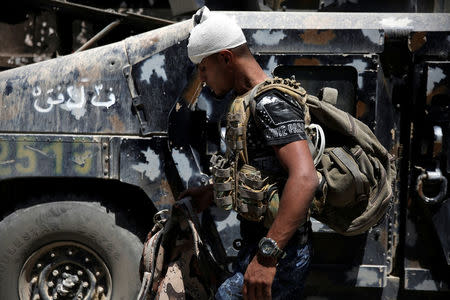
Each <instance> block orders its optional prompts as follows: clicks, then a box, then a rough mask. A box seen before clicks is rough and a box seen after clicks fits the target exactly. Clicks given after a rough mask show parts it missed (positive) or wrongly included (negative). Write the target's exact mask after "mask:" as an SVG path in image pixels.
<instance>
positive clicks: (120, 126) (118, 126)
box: [108, 114, 125, 132]
mask: <svg viewBox="0 0 450 300" xmlns="http://www.w3.org/2000/svg"><path fill="white" fill-rule="evenodd" d="M108 120H109V123H111V129H112V130H113V131H115V132H123V131H125V124H124V123H123V122H122V120H121V119H120V117H119V116H118V115H116V114H114V115H110V116H109V117H108Z"/></svg>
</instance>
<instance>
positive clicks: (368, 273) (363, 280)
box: [357, 267, 382, 286]
mask: <svg viewBox="0 0 450 300" xmlns="http://www.w3.org/2000/svg"><path fill="white" fill-rule="evenodd" d="M380 281H381V278H380V276H379V272H377V271H376V270H375V269H372V268H367V267H360V268H359V270H358V275H357V285H358V286H382V282H380Z"/></svg>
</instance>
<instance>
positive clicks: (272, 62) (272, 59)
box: [264, 55, 278, 77]
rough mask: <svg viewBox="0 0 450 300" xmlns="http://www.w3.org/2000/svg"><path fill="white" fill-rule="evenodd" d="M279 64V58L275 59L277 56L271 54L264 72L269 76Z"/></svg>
mask: <svg viewBox="0 0 450 300" xmlns="http://www.w3.org/2000/svg"><path fill="white" fill-rule="evenodd" d="M277 66H278V63H277V60H276V59H275V56H273V55H272V56H271V57H270V59H269V61H268V62H267V65H266V68H265V69H264V72H265V73H266V74H267V76H270V77H271V76H272V72H273V70H275V68H276V67H277Z"/></svg>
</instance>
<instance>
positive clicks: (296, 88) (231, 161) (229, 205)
mask: <svg viewBox="0 0 450 300" xmlns="http://www.w3.org/2000/svg"><path fill="white" fill-rule="evenodd" d="M286 82H287V81H286ZM265 83H266V82H263V83H262V84H260V85H257V86H256V87H255V88H253V89H252V90H250V91H249V92H247V93H246V94H244V95H242V96H238V97H236V98H235V99H234V101H233V102H232V103H231V105H230V108H229V110H228V114H227V127H226V134H225V141H226V145H227V151H226V153H225V157H223V156H220V155H214V156H213V157H212V158H211V173H212V175H213V183H214V199H215V202H216V205H217V206H218V207H222V208H223V209H225V210H230V209H234V210H236V212H237V213H238V214H239V215H240V216H242V217H243V218H245V219H247V220H250V221H256V222H259V221H262V220H264V225H265V226H266V227H270V226H271V224H272V222H273V220H274V219H275V217H276V214H277V212H278V206H279V193H278V188H277V185H276V183H277V180H276V178H275V177H274V176H272V174H266V173H264V172H261V171H260V170H258V169H257V168H256V167H254V166H251V165H250V164H249V159H248V153H247V124H248V120H249V118H250V114H254V110H255V101H254V99H255V97H258V96H259V95H260V94H261V93H263V92H265V91H266V90H268V89H272V88H278V89H280V90H282V91H283V92H286V93H289V94H291V95H293V96H294V97H299V96H300V95H302V96H301V97H303V98H301V99H302V101H303V103H304V101H305V99H306V98H305V96H306V92H305V90H304V89H303V88H302V87H300V84H298V83H297V82H295V81H292V82H291V81H289V83H290V85H286V84H283V81H282V80H280V79H275V81H274V82H272V83H273V85H272V86H270V87H268V86H267V85H265ZM267 87H268V88H267Z"/></svg>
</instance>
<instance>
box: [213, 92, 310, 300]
mask: <svg viewBox="0 0 450 300" xmlns="http://www.w3.org/2000/svg"><path fill="white" fill-rule="evenodd" d="M255 100H256V107H255V114H254V116H253V115H252V116H251V117H250V119H249V122H248V126H247V149H248V156H249V164H250V165H252V166H254V167H256V168H258V169H259V170H261V171H262V172H267V173H270V174H271V176H275V177H276V178H278V181H277V185H278V190H279V191H282V190H283V187H284V184H285V181H286V179H287V174H286V172H285V170H284V169H283V168H282V167H281V165H280V163H279V161H278V159H277V158H276V157H275V153H274V151H273V148H272V146H274V145H283V144H288V143H291V142H294V141H298V140H305V139H306V133H305V129H304V128H305V124H304V113H303V109H302V108H301V107H300V106H299V105H298V104H297V102H296V100H295V99H294V98H292V97H291V96H289V95H286V94H283V93H281V92H280V91H278V90H269V91H268V92H265V93H263V94H262V95H259V96H258V97H257V98H256V99H255ZM240 220H241V236H242V239H243V245H242V249H241V250H240V251H239V254H238V259H237V261H236V263H235V264H234V271H235V274H234V275H233V276H232V277H230V278H228V279H227V280H226V281H225V282H224V283H223V284H222V285H221V286H220V288H219V290H218V292H217V293H216V299H240V298H242V285H243V280H244V275H243V274H245V270H246V269H247V266H248V264H249V263H250V261H251V260H252V259H253V257H254V256H255V254H256V253H257V251H258V242H259V240H260V239H261V238H262V237H263V236H266V234H267V230H268V229H267V228H266V227H265V226H264V224H263V222H252V221H248V220H246V219H244V218H240ZM310 230H311V229H310V223H309V222H307V223H306V224H304V225H303V226H302V228H300V229H299V230H298V231H297V232H296V233H295V234H294V235H293V237H292V238H291V239H290V241H289V243H288V244H287V245H286V247H285V249H284V250H285V251H286V254H287V255H286V257H285V258H283V259H281V260H280V261H279V263H278V265H277V272H276V275H275V279H274V282H273V284H272V296H273V299H296V298H299V296H300V295H301V293H302V290H303V287H304V282H305V279H306V275H307V273H308V271H309V268H310V261H311V253H312V246H311V243H310V241H309V238H308V236H310V234H309V233H310Z"/></svg>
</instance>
